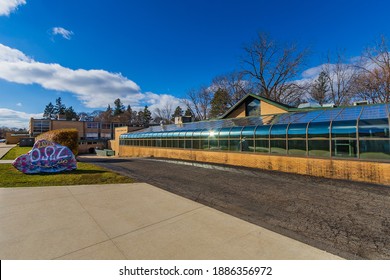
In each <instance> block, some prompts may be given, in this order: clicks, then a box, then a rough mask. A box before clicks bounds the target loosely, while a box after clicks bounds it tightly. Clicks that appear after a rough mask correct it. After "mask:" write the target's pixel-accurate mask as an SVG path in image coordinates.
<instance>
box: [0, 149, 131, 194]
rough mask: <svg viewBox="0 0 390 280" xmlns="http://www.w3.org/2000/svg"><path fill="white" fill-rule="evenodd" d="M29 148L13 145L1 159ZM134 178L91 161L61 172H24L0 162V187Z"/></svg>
mask: <svg viewBox="0 0 390 280" xmlns="http://www.w3.org/2000/svg"><path fill="white" fill-rule="evenodd" d="M30 150H31V148H25V147H14V148H13V149H11V150H10V151H9V152H8V153H7V154H6V155H5V156H4V157H3V158H2V159H10V160H13V159H15V158H16V157H18V156H20V155H22V154H25V153H27V152H28V151H30ZM134 182H135V180H134V179H131V178H128V177H125V176H122V175H119V174H117V173H114V172H111V171H108V170H107V169H104V168H101V167H99V166H96V165H94V164H91V163H85V162H78V163H77V169H76V170H72V171H67V172H61V173H42V174H30V175H27V174H24V173H22V172H20V171H18V170H16V168H14V167H13V166H12V165H11V164H0V187H2V188H10V187H37V186H68V185H85V184H86V185H90V184H120V183H134Z"/></svg>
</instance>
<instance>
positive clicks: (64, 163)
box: [12, 140, 77, 174]
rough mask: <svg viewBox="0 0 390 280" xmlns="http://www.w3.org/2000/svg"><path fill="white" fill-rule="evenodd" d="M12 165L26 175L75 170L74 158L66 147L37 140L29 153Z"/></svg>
mask: <svg viewBox="0 0 390 280" xmlns="http://www.w3.org/2000/svg"><path fill="white" fill-rule="evenodd" d="M12 165H13V166H14V167H15V168H16V169H18V170H20V171H22V172H23V173H27V174H33V173H40V172H49V173H53V172H61V171H67V170H73V169H76V168H77V162H76V158H75V156H74V155H73V153H72V151H71V150H70V149H69V148H68V147H65V146H62V145H59V144H56V143H54V142H50V141H47V140H38V141H37V142H36V143H35V144H34V147H33V149H32V150H31V151H29V152H28V153H27V154H24V155H21V156H20V157H18V158H17V159H15V160H14V162H13V163H12Z"/></svg>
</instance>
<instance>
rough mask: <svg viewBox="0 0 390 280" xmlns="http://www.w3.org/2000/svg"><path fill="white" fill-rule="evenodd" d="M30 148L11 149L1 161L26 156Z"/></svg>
mask: <svg viewBox="0 0 390 280" xmlns="http://www.w3.org/2000/svg"><path fill="white" fill-rule="evenodd" d="M31 149H32V148H31V147H18V146H16V147H13V148H12V149H11V150H9V151H8V153H6V154H5V155H4V156H3V157H2V158H1V159H3V160H14V159H15V158H17V157H18V156H21V155H23V154H26V153H27V152H29V151H30V150H31Z"/></svg>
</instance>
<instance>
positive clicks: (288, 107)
mask: <svg viewBox="0 0 390 280" xmlns="http://www.w3.org/2000/svg"><path fill="white" fill-rule="evenodd" d="M248 99H257V100H259V101H262V102H265V103H268V104H271V105H273V106H275V107H278V108H280V109H283V110H286V111H289V110H290V109H293V108H294V107H291V106H289V105H286V104H282V103H280V102H276V101H273V100H270V99H268V98H265V97H262V96H259V95H255V94H251V93H248V94H247V95H245V96H244V97H243V98H241V100H240V101H238V102H237V103H236V104H234V105H233V106H232V107H231V108H230V109H229V110H228V111H227V112H226V113H225V114H223V115H222V116H221V117H220V119H225V118H226V117H227V116H229V115H230V114H231V113H232V112H233V111H234V110H235V109H237V108H239V107H240V106H241V105H242V104H244V103H245V102H246V101H247V100H248Z"/></svg>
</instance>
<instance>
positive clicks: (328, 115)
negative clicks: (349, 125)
mask: <svg viewBox="0 0 390 280" xmlns="http://www.w3.org/2000/svg"><path fill="white" fill-rule="evenodd" d="M341 110H342V108H335V109H325V110H324V111H323V112H322V113H321V114H319V115H318V116H317V117H316V118H314V119H313V120H312V121H311V122H330V121H332V120H333V119H334V118H335V117H336V116H337V115H338V114H339V113H340V112H341Z"/></svg>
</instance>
